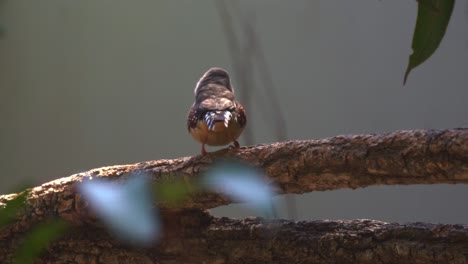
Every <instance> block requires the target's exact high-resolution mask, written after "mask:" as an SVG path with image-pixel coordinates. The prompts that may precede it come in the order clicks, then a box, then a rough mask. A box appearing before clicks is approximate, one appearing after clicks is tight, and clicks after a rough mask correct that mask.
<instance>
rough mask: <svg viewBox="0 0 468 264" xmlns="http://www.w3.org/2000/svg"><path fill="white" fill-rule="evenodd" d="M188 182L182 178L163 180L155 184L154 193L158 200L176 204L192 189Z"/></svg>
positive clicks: (171, 204)
mask: <svg viewBox="0 0 468 264" xmlns="http://www.w3.org/2000/svg"><path fill="white" fill-rule="evenodd" d="M191 187H192V188H196V186H190V185H189V183H187V182H185V181H183V180H175V181H163V182H160V183H157V184H156V185H155V193H156V198H157V200H158V202H160V203H166V204H168V205H170V206H177V205H178V204H180V203H181V202H182V201H183V200H184V199H185V198H187V196H188V195H189V194H190V193H191V192H192V191H193V190H191Z"/></svg>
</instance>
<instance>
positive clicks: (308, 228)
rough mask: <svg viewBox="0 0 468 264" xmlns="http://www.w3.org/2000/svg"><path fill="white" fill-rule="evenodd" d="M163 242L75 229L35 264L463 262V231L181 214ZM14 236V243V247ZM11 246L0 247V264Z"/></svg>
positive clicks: (467, 249) (467, 251)
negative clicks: (146, 243)
mask: <svg viewBox="0 0 468 264" xmlns="http://www.w3.org/2000/svg"><path fill="white" fill-rule="evenodd" d="M177 219H178V221H171V222H172V223H173V224H172V230H171V231H170V232H171V234H169V235H168V237H169V238H168V239H165V240H163V241H161V242H160V243H159V244H157V245H155V246H154V247H151V248H147V249H142V248H134V247H130V246H128V245H123V244H121V243H120V242H118V241H117V240H115V239H113V238H112V237H110V236H109V235H108V234H107V233H106V232H105V231H103V230H102V229H99V228H95V227H90V226H87V227H78V228H75V229H73V230H71V232H70V233H69V234H68V235H66V236H65V237H63V238H62V239H61V240H60V241H57V242H55V243H53V244H52V245H51V246H50V247H49V248H48V250H47V252H46V254H44V255H43V256H42V257H41V258H40V259H39V260H38V261H37V263H38V264H39V263H77V264H81V263H83V264H84V263H402V264H404V263H466V261H467V256H468V246H467V245H468V226H462V225H455V226H454V225H434V224H423V223H414V224H404V225H399V224H396V223H385V222H379V221H372V220H353V221H303V222H292V221H285V220H275V221H269V222H265V221H262V220H261V219H258V218H256V219H245V220H233V219H228V218H220V219H219V218H213V217H210V216H209V215H207V214H205V213H203V212H201V211H198V210H190V209H188V210H185V211H183V212H182V213H181V214H180V215H178V216H177ZM17 237H18V236H14V237H13V238H12V239H13V240H18V238H17ZM13 249H14V244H13V243H7V242H5V241H0V262H1V263H4V261H5V260H6V259H7V258H8V257H11V256H9V254H10V253H11V252H12V251H13Z"/></svg>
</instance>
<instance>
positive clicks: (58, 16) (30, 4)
mask: <svg viewBox="0 0 468 264" xmlns="http://www.w3.org/2000/svg"><path fill="white" fill-rule="evenodd" d="M238 4H239V6H240V9H241V13H242V14H243V15H245V16H246V17H254V19H253V21H254V25H255V28H256V30H257V33H258V35H257V37H258V39H259V40H260V41H261V45H262V49H263V51H264V53H265V55H266V58H267V61H268V66H269V68H270V70H271V72H272V74H273V81H274V83H275V88H276V92H277V94H278V96H279V97H280V98H281V104H282V110H283V112H284V114H285V116H286V119H287V120H286V124H285V125H286V128H287V131H288V138H289V139H315V138H323V137H330V136H335V135H338V134H360V133H383V132H392V131H395V130H401V129H417V128H441V129H442V128H454V127H463V126H467V125H468V122H467V120H468V119H467V117H468V104H467V96H468V89H467V84H468V74H467V73H468V72H467V69H468V34H467V31H466V28H467V22H468V20H467V4H466V2H464V1H456V6H455V9H454V13H453V16H452V20H451V22H450V25H449V27H448V30H447V33H446V36H445V38H444V40H443V42H442V43H441V46H440V48H439V50H438V51H437V52H436V53H435V54H434V55H433V56H432V57H431V58H430V59H429V60H428V61H427V62H426V63H425V64H423V65H422V66H420V67H418V68H417V69H416V70H415V71H413V72H412V73H411V75H410V77H409V80H408V83H407V85H406V86H405V87H403V86H402V79H403V73H404V70H405V67H406V64H407V61H408V55H409V54H410V53H411V48H410V47H411V39H412V34H413V30H414V23H415V19H416V11H417V4H416V1H377V0H372V1H364V0H359V1H343V0H341V1H338V0H327V1H308V0H303V1H299V0H296V1H280V0H275V1H273V0H263V1H260V0H257V1H247V0H245V1H238ZM237 20H238V21H241V20H242V17H238V18H237ZM0 25H1V26H2V28H3V30H4V31H5V35H4V37H3V38H2V39H0V57H1V59H0V120H1V127H0V128H1V129H0V133H1V134H0V140H1V141H0V144H1V147H0V168H1V170H0V171H1V174H0V192H1V193H8V192H11V191H12V190H13V188H14V186H17V185H18V184H21V183H23V182H31V183H32V184H39V183H43V182H46V181H49V180H52V179H55V178H59V177H62V176H67V175H69V174H72V173H77V172H80V171H84V170H88V169H91V168H94V167H100V166H106V165H115V164H127V163H133V162H138V161H143V160H153V159H161V158H177V157H181V156H191V155H196V154H199V151H200V146H199V144H197V143H196V142H194V141H192V139H191V137H190V136H189V135H188V134H187V130H186V114H187V110H188V108H189V106H190V105H191V103H192V100H193V88H194V85H195V83H196V81H197V80H198V78H199V77H200V76H201V74H202V73H203V72H204V71H205V70H206V69H207V68H209V67H212V66H220V67H224V68H226V69H228V70H231V72H232V61H231V57H230V55H229V51H228V48H227V43H226V38H225V34H224V33H223V28H222V26H221V24H220V20H219V14H218V12H217V9H216V8H215V6H214V4H213V1H188V0H186V1H183V0H179V1H169V0H167V1H153V0H145V1H144V0H141V1H126V0H99V1H95V0H75V1H72V0H42V1H28V0H15V1H4V2H3V3H2V6H1V10H0ZM236 79H239V76H236V75H235V74H233V81H234V84H235V83H236ZM260 83H261V82H260V81H256V82H255V86H257V87H256V89H255V90H254V92H253V96H252V98H251V100H252V102H253V105H252V106H251V108H249V109H247V110H248V111H249V126H251V127H252V128H253V132H254V136H255V142H256V143H267V142H273V141H275V136H274V133H273V131H272V129H273V128H272V127H271V126H269V125H268V123H266V122H264V120H265V119H266V117H265V116H264V115H263V114H262V112H261V111H259V107H264V105H262V104H261V103H259V102H260V101H261V100H260V99H261V98H260V96H261V93H259V92H258V91H260V90H261V89H263V88H262V87H261V84H260ZM237 90H238V92H239V93H242V87H238V89H237ZM268 111H269V113H270V114H272V115H274V112H273V111H271V110H268ZM241 144H242V139H241ZM467 198H468V187H467V186H465V185H458V186H455V185H435V186H381V187H372V188H366V189H359V190H338V191H332V192H315V193H311V194H306V195H301V196H298V198H297V207H298V211H299V218H300V219H353V218H372V219H380V220H384V221H400V222H405V221H430V222H445V223H468V212H467V206H466V203H465V200H466V199H467ZM278 205H279V206H280V208H283V209H284V203H283V199H282V198H278ZM213 211H214V213H215V214H217V215H227V216H234V217H244V216H246V215H253V214H254V212H249V211H245V210H244V209H243V208H241V206H239V205H236V206H229V207H221V208H218V209H215V210H213ZM280 216H282V217H285V214H284V212H283V213H281V214H280Z"/></svg>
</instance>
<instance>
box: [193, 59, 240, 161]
mask: <svg viewBox="0 0 468 264" xmlns="http://www.w3.org/2000/svg"><path fill="white" fill-rule="evenodd" d="M194 94H195V102H194V103H193V105H192V107H191V108H190V111H189V113H188V119H187V127H188V131H189V133H190V134H191V135H192V137H193V139H195V140H196V141H198V142H200V143H201V144H202V149H201V153H202V155H206V154H207V152H206V150H205V145H208V146H223V145H227V144H229V143H231V142H233V143H234V146H235V147H236V148H238V147H239V142H237V138H239V136H240V135H241V133H242V130H244V128H245V125H246V124H247V117H246V113H245V110H244V107H243V106H242V105H241V104H240V103H239V102H238V101H236V99H235V97H234V88H233V87H232V85H231V80H230V78H229V74H228V72H227V71H226V70H224V69H221V68H211V69H209V70H208V71H207V72H205V74H203V76H202V77H201V78H200V80H199V81H198V83H197V85H196V86H195V90H194Z"/></svg>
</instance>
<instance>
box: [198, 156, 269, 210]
mask: <svg viewBox="0 0 468 264" xmlns="http://www.w3.org/2000/svg"><path fill="white" fill-rule="evenodd" d="M265 179H266V177H265V175H264V174H263V173H262V172H261V171H260V170H259V169H257V168H254V167H251V166H248V165H246V164H243V163H240V162H234V161H224V162H220V163H218V164H215V165H214V166H213V167H212V168H211V170H210V171H209V172H208V173H207V174H206V175H205V177H204V179H203V185H204V186H205V187H206V188H208V189H209V190H212V191H216V192H220V193H223V194H225V195H227V196H229V197H230V198H231V199H233V200H235V201H237V202H245V203H247V205H248V206H251V207H253V208H254V209H256V210H259V211H260V212H262V213H264V216H265V217H272V216H273V215H274V210H273V203H272V198H273V195H274V192H273V189H272V187H271V186H270V185H269V184H268V182H267V181H266V180H265Z"/></svg>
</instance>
